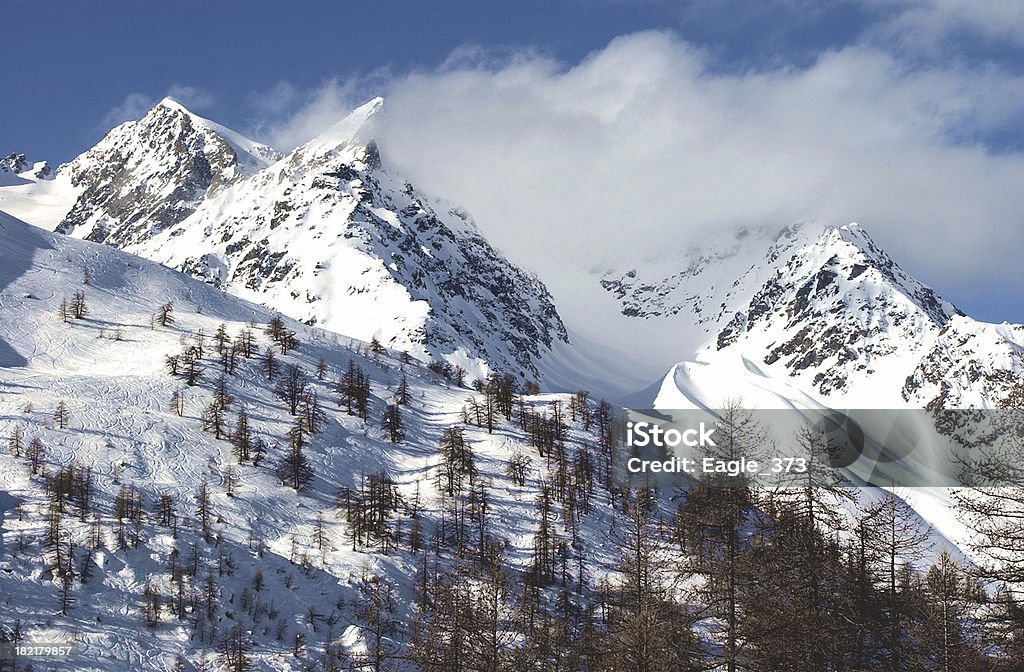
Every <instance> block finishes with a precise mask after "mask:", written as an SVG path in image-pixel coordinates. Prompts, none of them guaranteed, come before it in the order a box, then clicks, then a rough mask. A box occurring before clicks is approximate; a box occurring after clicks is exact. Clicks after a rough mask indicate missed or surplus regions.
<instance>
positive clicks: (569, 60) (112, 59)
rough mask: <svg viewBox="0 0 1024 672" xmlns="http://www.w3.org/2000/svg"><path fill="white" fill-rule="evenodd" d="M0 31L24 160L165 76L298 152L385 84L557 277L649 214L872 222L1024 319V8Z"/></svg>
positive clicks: (542, 10) (137, 19) (357, 19)
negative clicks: (584, 246) (579, 254)
mask: <svg viewBox="0 0 1024 672" xmlns="http://www.w3.org/2000/svg"><path fill="white" fill-rule="evenodd" d="M0 40H2V44H4V45H5V51H6V54H5V57H4V58H5V67H3V68H0V91H3V92H4V100H5V103H4V104H3V106H2V109H3V114H2V117H0V119H2V123H0V151H2V152H5V153H6V152H8V151H21V152H25V153H27V154H29V155H30V157H31V158H33V159H41V158H45V159H49V160H51V161H54V162H60V161H65V160H68V159H70V158H72V157H73V156H74V155H76V154H77V153H79V152H80V151H82V150H84V149H86V148H88V147H89V146H91V145H92V144H93V143H95V142H96V141H97V140H98V139H99V137H101V136H102V134H103V133H104V132H105V131H106V130H107V129H108V128H109V127H110V126H111V125H113V124H115V123H117V122H119V121H122V120H125V119H128V118H133V117H136V116H139V115H140V114H141V113H142V112H144V110H145V108H146V107H147V106H148V105H150V104H152V103H153V102H155V101H156V100H158V99H159V98H161V97H162V96H164V95H166V94H168V93H170V94H172V95H175V97H177V98H179V99H181V100H182V102H183V103H185V104H186V105H188V106H189V107H191V108H193V109H194V111H196V112H199V113H200V114H203V115H204V116H207V117H210V118H212V119H215V120H217V121H219V122H221V123H224V124H226V125H228V126H231V127H233V128H236V129H237V130H240V131H242V132H245V133H248V134H250V135H254V136H257V137H259V138H260V139H264V140H270V141H273V142H275V143H276V144H278V145H289V144H294V143H296V142H300V141H302V140H303V139H305V137H306V136H308V135H310V134H311V133H314V132H315V131H316V130H318V128H319V127H321V126H323V125H325V124H327V123H329V122H330V121H331V120H333V119H334V118H336V117H337V116H338V115H340V114H343V112H344V109H345V108H346V107H348V106H350V105H355V104H358V103H360V102H362V101H363V100H365V99H367V98H369V97H371V96H373V95H377V94H384V95H385V96H386V97H387V98H388V105H387V106H386V109H387V111H388V114H387V115H386V116H385V119H384V132H385V133H387V134H388V136H389V137H390V138H391V139H390V140H389V143H390V145H389V151H390V153H391V154H392V159H393V161H394V162H395V163H396V164H397V165H399V166H401V167H402V168H403V169H405V170H407V171H408V172H409V173H410V174H411V175H412V176H413V178H414V179H417V180H418V181H419V183H421V186H423V185H424V184H425V185H426V186H427V187H428V188H431V189H433V190H434V191H435V192H437V193H440V194H443V195H445V196H447V197H450V198H453V199H454V200H457V201H459V202H462V203H465V204H466V205H467V207H468V208H469V210H470V211H471V212H473V213H474V214H475V215H476V216H477V219H478V221H479V223H480V224H481V226H482V227H483V228H484V230H485V232H486V233H488V235H489V236H491V237H492V238H493V239H495V240H496V242H497V243H498V244H499V246H501V247H502V248H503V249H506V250H508V251H509V252H510V253H511V254H512V256H513V257H514V258H517V259H518V260H520V261H522V262H523V263H526V264H527V265H529V266H532V267H534V268H537V269H539V270H541V271H545V270H547V269H550V268H554V267H556V266H557V265H558V264H560V263H564V260H565V259H566V258H567V257H571V256H572V254H573V252H574V250H576V249H577V248H578V247H579V243H578V240H579V238H580V236H579V232H578V229H579V227H588V229H587V231H588V232H589V233H590V234H591V235H589V236H585V237H586V238H589V239H593V240H595V241H599V240H610V241H614V244H609V245H608V246H607V248H606V249H604V252H608V250H612V251H615V250H618V249H620V248H621V246H622V245H621V243H622V241H621V239H618V238H617V237H616V236H617V235H618V234H619V233H620V232H622V231H623V230H625V229H629V228H630V227H636V228H637V229H638V231H639V233H641V234H643V236H644V237H647V238H650V239H655V240H661V239H663V238H666V237H667V238H670V239H672V240H673V241H676V240H678V242H679V243H680V244H682V243H685V242H686V241H687V240H691V241H692V239H693V238H694V237H695V236H697V235H700V232H701V231H704V230H705V229H706V228H707V227H709V226H718V225H723V226H724V225H736V224H751V223H764V222H775V221H781V222H785V221H791V220H793V219H802V218H806V219H816V220H823V221H828V222H830V223H845V222H846V221H850V220H857V221H860V222H861V223H862V224H864V225H865V226H866V227H867V228H868V229H869V231H871V232H872V234H873V235H874V236H875V237H876V238H877V239H879V240H880V242H882V243H883V244H884V245H885V246H886V247H887V248H888V249H890V251H891V252H892V254H893V256H895V257H896V258H897V259H898V260H899V261H900V262H901V263H903V265H904V266H905V267H906V268H907V269H908V270H910V271H911V272H912V273H914V274H916V275H918V276H919V277H920V278H921V279H922V280H924V281H926V282H928V283H929V284H931V285H932V286H934V287H936V288H937V289H938V290H939V291H940V292H941V293H943V294H944V295H946V296H948V297H949V298H951V299H952V300H954V301H955V302H957V303H958V304H960V305H961V306H962V307H964V308H965V309H967V310H968V312H970V313H972V314H974V315H977V316H978V317H981V318H984V319H989V320H996V321H1001V320H1003V319H1009V320H1013V321H1021V322H1024V296H1022V294H1024V291H1022V290H1024V280H1022V279H1021V278H1022V276H1024V274H1020V273H1019V271H1018V270H1017V267H1016V264H1015V257H1016V255H1012V254H1011V253H1010V251H1011V250H1013V249H1022V248H1021V245H1022V244H1024V234H1022V231H1024V226H1022V224H1024V222H1022V221H1021V215H1020V214H1019V213H1021V212H1024V201H1022V200H1021V196H1020V195H1019V194H1018V193H1016V192H1020V191H1022V189H1021V187H1024V180H1022V179H1021V178H1022V176H1024V159H1022V155H1021V151H1022V149H1024V126H1022V124H1020V122H1019V120H1020V119H1021V118H1022V117H1021V113H1022V112H1024V48H1022V47H1024V4H1022V3H1012V2H986V1H984V0H975V1H973V2H968V1H967V0H934V1H933V2H917V1H912V0H865V1H863V2H844V1H841V0H837V1H833V2H813V1H811V0H765V1H764V2H748V1H743V0H704V1H698V2H689V3H676V2H657V1H654V0H651V1H644V0H638V1H636V2H626V1H624V0H623V1H620V0H603V1H602V0H596V1H594V2H582V1H574V2H515V3H498V2H409V3H399V2H372V3H371V2H359V3H357V2H351V3H349V2H301V1H297V2H287V3H285V2H281V3H270V2H260V1H251V0H250V1H248V2H188V1H186V2H178V3H174V4H173V5H172V4H168V3H149V2H49V3H34V2H12V3H6V4H5V6H4V8H3V17H2V21H0ZM496 152H500V154H496ZM438 155H445V156H451V157H457V159H458V160H457V161H455V160H453V161H448V162H446V163H445V164H444V165H440V166H439V165H438V164H437V160H436V157H437V156H438ZM496 155H498V156H500V157H502V158H503V159H504V160H503V161H495V156H496ZM608 165H612V166H621V169H619V170H616V171H609V170H607V169H605V168H603V167H604V166H608ZM502 166H504V168H502ZM524 166H529V167H530V170H524ZM709 167H713V168H714V172H713V173H710V175H709ZM542 178H543V179H542ZM612 182H614V183H616V184H617V185H618V190H620V191H621V193H623V194H635V198H636V199H637V200H638V201H639V203H637V202H630V200H629V199H628V198H623V197H616V199H615V200H614V201H613V200H610V199H607V198H606V195H607V194H608V193H609V190H608V189H607V188H603V187H598V186H596V185H607V184H609V183H612ZM552 185H554V186H553V187H552ZM678 185H683V186H682V187H680V186H678ZM686 185H689V186H690V188H689V189H687V188H685V187H686ZM509 193H530V194H531V195H532V196H531V198H530V199H529V202H528V203H525V204H524V202H523V199H518V200H515V199H509V198H507V197H506V196H507V194H509ZM566 199H568V200H566ZM638 208H639V209H641V210H642V211H643V212H644V217H642V221H638V219H637V218H636V216H635V214H634V213H636V211H637V209H638ZM627 222H628V223H627ZM531 226H534V227H535V229H531ZM554 230H558V231H562V230H564V231H566V232H567V233H566V235H565V236H563V238H564V240H563V239H560V238H559V237H558V234H554V236H553V242H552V245H551V246H550V248H551V250H552V252H551V253H550V255H549V256H548V257H545V256H544V255H543V254H539V253H536V252H535V250H536V249H537V247H538V246H537V244H536V243H537V241H536V239H534V238H531V232H532V234H534V235H540V234H541V233H543V234H545V235H548V236H551V235H552V234H551V232H552V231H554ZM570 234H571V235H570ZM524 241H525V242H524ZM601 252H602V250H601V249H598V248H595V249H594V250H587V254H588V255H589V257H593V255H594V254H598V255H599V254H600V253H601ZM606 256H607V255H606ZM589 257H588V258H589ZM606 261H607V262H608V263H609V264H611V263H614V259H611V258H608V259H606Z"/></svg>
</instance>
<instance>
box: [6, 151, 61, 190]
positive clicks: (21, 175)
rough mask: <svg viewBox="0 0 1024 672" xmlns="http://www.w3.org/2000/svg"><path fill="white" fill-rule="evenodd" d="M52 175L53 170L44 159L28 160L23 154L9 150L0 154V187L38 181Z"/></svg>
mask: <svg viewBox="0 0 1024 672" xmlns="http://www.w3.org/2000/svg"><path fill="white" fill-rule="evenodd" d="M52 177H53V170H52V169H51V168H50V164H49V163H47V162H46V161H29V160H28V157H26V156H25V155H24V154H18V153H15V152H11V153H10V154H8V155H7V156H0V187H8V186H15V185H19V184H25V183H28V182H38V181H40V180H47V179H50V178H52Z"/></svg>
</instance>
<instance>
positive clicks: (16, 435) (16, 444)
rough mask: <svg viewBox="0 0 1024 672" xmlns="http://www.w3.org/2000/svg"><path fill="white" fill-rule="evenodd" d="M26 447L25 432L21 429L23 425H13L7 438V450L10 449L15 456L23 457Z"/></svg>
mask: <svg viewBox="0 0 1024 672" xmlns="http://www.w3.org/2000/svg"><path fill="white" fill-rule="evenodd" d="M24 449H25V433H24V431H22V429H21V425H19V424H15V425H14V426H13V427H11V433H10V436H9V437H8V438H7V450H8V451H10V453H11V455H13V456H14V457H21V453H22V451H23V450H24Z"/></svg>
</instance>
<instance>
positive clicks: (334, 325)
mask: <svg viewBox="0 0 1024 672" xmlns="http://www.w3.org/2000/svg"><path fill="white" fill-rule="evenodd" d="M380 105H381V100H380V99H376V100H373V101H370V102H369V103H367V104H366V105H363V106H362V107H360V108H358V109H357V110H355V111H354V112H353V113H352V114H351V115H350V116H348V117H347V118H345V119H343V120H341V121H339V122H338V123H337V124H336V125H335V126H334V127H332V128H331V129H329V130H328V131H327V132H325V133H323V134H322V135H320V136H319V137H317V138H315V139H313V140H312V141H310V142H308V143H306V144H304V145H302V146H300V147H298V148H297V149H295V150H294V151H292V152H290V153H289V154H288V155H287V156H284V157H279V156H277V155H276V154H275V153H274V152H273V150H271V149H270V148H268V147H266V146H265V145H260V144H258V143H255V142H253V141H250V140H247V139H245V138H244V137H242V136H241V135H239V134H238V133H235V132H233V131H230V130H229V129H226V128H224V127H223V126H220V125H217V124H214V123H213V122H210V121H208V120H205V119H202V118H201V117H197V116H196V115H194V114H192V113H191V112H189V111H188V110H186V109H185V108H184V107H182V106H181V105H179V104H178V103H175V102H174V101H171V100H170V99H165V100H164V101H162V102H161V103H160V104H159V105H157V106H156V107H154V108H153V109H152V110H151V111H150V112H149V113H148V114H147V115H146V116H145V117H143V118H142V119H140V120H138V121H134V122H128V123H125V124H122V125H121V126H118V127H117V128H115V129H114V130H113V131H111V132H110V133H108V134H107V136H106V137H105V138H104V139H103V140H102V141H101V142H100V143H99V144H98V145H96V147H94V148H92V149H91V150H89V151H87V152H86V153H84V154H82V155H81V156H79V157H78V158H76V159H75V160H74V161H72V162H71V163H69V164H66V165H64V166H62V167H61V168H60V171H59V174H60V177H61V178H62V179H64V180H66V181H68V182H70V185H71V189H72V190H74V192H75V193H76V198H75V202H74V205H73V206H72V207H71V208H70V211H69V212H68V213H67V214H66V216H64V217H63V219H62V221H61V222H60V224H59V225H57V227H56V230H57V231H58V232H61V233H65V234H69V235H72V236H75V237H78V238H85V239H88V240H92V241H97V242H103V243H106V244H109V245H114V246H116V247H118V248H121V249H123V250H127V251H130V252H133V253H135V254H139V255H141V256H144V257H146V258H149V259H152V260H154V261H158V262H160V263H163V264H165V265H167V266H170V267H171V268H176V269H179V270H182V271H185V272H187V273H189V274H191V275H193V276H196V277H198V278H201V279H203V280H204V281H206V282H208V283H210V284H213V285H215V286H217V287H219V288H221V289H224V290H227V291H229V292H231V293H234V294H237V295H239V296H243V297H245V298H247V299H250V300H253V301H258V302H260V303H263V304H264V305H267V306H270V307H272V308H274V309H276V310H278V311H280V312H282V313H283V314H285V315H288V316H290V317H293V318H295V319H298V320H301V321H303V322H305V323H306V324H310V325H313V324H316V325H319V326H322V327H325V328H328V329H332V330H334V331H338V332H340V333H344V334H346V335H349V336H352V337H355V338H360V339H365V340H370V339H371V338H377V339H378V340H380V341H381V342H382V343H384V344H385V345H387V346H389V347H394V348H399V349H402V350H405V351H408V352H411V353H412V354H413V355H415V356H417V357H420V358H422V359H440V360H446V361H448V362H449V363H450V364H452V365H458V366H461V367H462V368H464V369H465V370H467V371H469V372H470V374H471V375H474V376H479V375H483V374H484V373H485V372H486V371H487V370H501V371H506V372H509V373H512V374H515V375H520V376H527V375H529V376H534V377H536V376H537V374H538V369H537V362H538V361H539V360H540V358H541V357H542V356H543V354H544V353H545V352H547V351H548V350H549V349H550V348H551V347H552V346H553V345H556V344H558V343H564V342H565V341H566V333H565V329H564V327H563V326H562V323H561V320H560V318H559V316H558V313H557V311H556V310H555V307H554V305H553V302H552V300H551V297H550V295H549V294H548V292H547V290H546V288H545V287H544V285H543V284H542V283H541V282H540V280H538V279H537V278H536V277H534V276H532V275H530V274H528V273H526V272H524V271H523V270H521V269H519V268H518V267H516V266H515V265H513V264H512V263H510V262H509V261H508V260H506V259H505V258H504V257H503V256H502V255H501V254H500V253H498V252H497V251H496V250H495V249H494V248H493V247H491V246H490V245H489V244H488V242H487V241H486V240H485V239H484V237H483V236H482V235H481V234H480V232H479V231H478V230H477V228H476V226H475V225H474V223H473V222H472V220H471V218H470V217H469V215H468V214H467V213H465V212H464V211H462V210H461V209H460V208H458V207H456V206H454V205H451V204H447V203H442V202H438V201H436V200H431V199H429V198H427V197H426V196H425V195H423V194H422V193H420V192H418V191H417V190H416V189H415V188H414V187H413V186H412V185H411V184H409V183H408V182H407V181H405V180H404V179H402V177H401V176H400V175H398V174H396V173H395V172H394V171H392V170H390V169H388V168H387V167H385V166H382V165H381V161H380V157H379V154H378V152H377V148H376V145H375V144H374V143H373V141H372V140H371V139H370V137H369V134H368V133H367V131H366V127H367V123H368V121H369V120H370V118H371V117H372V115H373V114H374V112H375V111H376V110H378V109H379V108H380ZM2 206H3V203H2V202H0V207H2Z"/></svg>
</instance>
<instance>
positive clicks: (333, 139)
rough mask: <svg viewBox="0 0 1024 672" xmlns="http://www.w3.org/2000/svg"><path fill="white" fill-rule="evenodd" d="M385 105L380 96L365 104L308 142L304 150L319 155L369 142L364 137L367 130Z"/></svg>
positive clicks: (367, 138)
mask: <svg viewBox="0 0 1024 672" xmlns="http://www.w3.org/2000/svg"><path fill="white" fill-rule="evenodd" d="M383 105H384V99H383V98H381V97H379V96H378V97H376V98H373V99H372V100H370V101H368V102H366V103H363V104H362V105H360V106H359V107H357V108H355V109H354V110H352V111H351V112H349V113H348V114H347V115H346V116H345V117H344V118H343V119H342V120H341V121H338V122H337V123H335V124H334V125H333V126H331V127H330V128H328V129H327V130H326V131H324V132H323V133H321V134H320V135H318V136H316V137H315V138H313V139H312V140H310V141H309V142H307V143H306V144H305V145H303V148H304V149H306V150H313V151H314V152H317V153H319V152H322V151H324V150H331V149H334V148H336V147H339V146H341V145H346V144H352V143H358V142H369V140H370V138H369V137H364V136H365V135H366V132H365V129H366V127H367V126H368V125H369V123H370V121H371V119H372V118H373V116H374V115H375V114H376V113H377V112H378V111H380V109H381V107H383Z"/></svg>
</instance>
